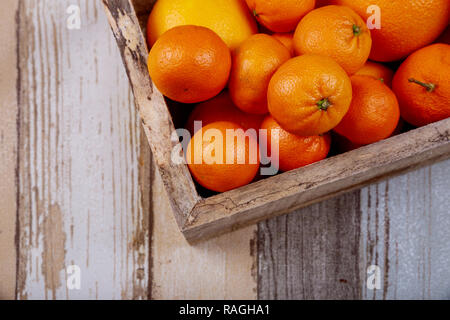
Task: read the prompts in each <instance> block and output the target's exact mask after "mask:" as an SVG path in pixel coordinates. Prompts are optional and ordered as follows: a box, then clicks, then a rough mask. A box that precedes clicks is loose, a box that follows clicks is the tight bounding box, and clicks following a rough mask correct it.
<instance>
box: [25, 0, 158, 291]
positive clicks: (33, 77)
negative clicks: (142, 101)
mask: <svg viewBox="0 0 450 320" xmlns="http://www.w3.org/2000/svg"><path fill="white" fill-rule="evenodd" d="M73 3H74V2H73V1H69V0H67V1H66V0H64V1H53V0H41V1H34V0H20V2H19V6H20V9H19V12H20V14H19V17H18V27H19V39H20V45H19V52H18V54H19V56H20V61H19V66H18V68H19V71H20V88H19V104H20V107H21V116H20V122H19V126H20V130H19V138H20V144H19V145H20V148H19V185H20V189H19V223H20V233H19V246H20V257H19V270H18V287H17V297H18V298H19V299H26V298H29V299H35V298H36V299H77V298H85V299H96V298H98V299H106V298H107V299H119V298H123V299H130V298H135V299H139V298H146V297H147V296H148V282H149V277H150V271H149V223H148V221H149V218H148V214H149V212H148V209H149V203H150V201H149V197H150V190H149V172H150V171H149V168H148V167H147V166H149V162H148V161H146V160H145V159H147V158H148V157H149V154H148V150H147V151H146V150H142V149H141V148H140V145H141V136H140V129H139V126H138V123H139V122H138V117H137V114H136V112H135V109H134V104H133V99H132V93H131V90H130V89H129V85H128V80H127V78H126V74H125V72H124V70H123V67H122V65H121V63H120V56H119V52H118V50H117V46H116V44H115V42H114V39H113V37H112V35H111V32H110V30H109V28H108V25H107V20H106V18H105V16H104V14H103V11H102V7H101V3H100V2H98V1H78V2H75V3H76V4H77V5H78V6H79V8H80V13H81V29H80V30H69V29H68V28H67V27H66V19H67V18H68V14H67V13H66V9H67V8H68V7H69V5H72V4H73ZM69 265H78V266H79V267H80V268H81V289H80V290H69V289H68V287H67V286H66V279H67V273H66V268H67V267H68V266H69Z"/></svg>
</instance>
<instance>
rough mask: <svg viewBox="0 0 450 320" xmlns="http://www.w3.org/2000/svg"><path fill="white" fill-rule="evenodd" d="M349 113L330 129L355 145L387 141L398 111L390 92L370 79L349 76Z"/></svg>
mask: <svg viewBox="0 0 450 320" xmlns="http://www.w3.org/2000/svg"><path fill="white" fill-rule="evenodd" d="M351 80H352V86H353V100H352V104H351V105H350V110H349V111H348V113H347V114H346V115H345V117H344V119H342V121H341V122H340V123H339V125H337V126H336V128H334V130H335V131H336V132H337V133H339V134H340V135H342V136H344V137H346V138H347V139H349V140H350V141H351V142H353V143H356V144H362V145H366V144H371V143H374V142H377V141H380V140H383V139H386V138H388V137H389V136H390V135H391V134H392V133H393V132H394V130H395V128H396V127H397V124H398V122H399V119H400V109H399V106H398V101H397V98H396V97H395V94H394V93H393V92H392V90H391V89H389V87H388V86H387V85H385V84H383V83H382V82H381V81H379V80H377V79H375V78H373V77H370V76H353V77H352V78H351Z"/></svg>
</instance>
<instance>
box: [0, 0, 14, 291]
mask: <svg viewBox="0 0 450 320" xmlns="http://www.w3.org/2000/svg"><path fill="white" fill-rule="evenodd" d="M17 5H18V2H17V0H6V1H3V2H2V10H0V30H1V33H0V43H1V44H2V45H1V46H0V57H2V58H1V60H0V75H1V76H0V114H1V120H0V300H1V299H14V298H15V288H16V246H15V241H14V238H15V231H16V211H17V208H16V190H17V186H16V163H17V114H18V108H17V90H16V83H17V69H16V62H17V55H16V47H17V41H16V22H15V17H16V11H17Z"/></svg>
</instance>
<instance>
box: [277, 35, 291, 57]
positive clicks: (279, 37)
mask: <svg viewBox="0 0 450 320" xmlns="http://www.w3.org/2000/svg"><path fill="white" fill-rule="evenodd" d="M272 37H274V38H275V39H277V40H278V41H280V42H281V43H282V44H284V46H285V47H286V48H288V50H289V53H290V54H291V57H294V56H295V48H294V34H293V33H274V34H273V35H272Z"/></svg>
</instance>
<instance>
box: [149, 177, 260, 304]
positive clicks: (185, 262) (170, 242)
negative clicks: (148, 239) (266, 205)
mask: <svg viewBox="0 0 450 320" xmlns="http://www.w3.org/2000/svg"><path fill="white" fill-rule="evenodd" d="M152 195H153V196H152V199H153V203H154V204H153V212H154V215H153V232H152V235H153V236H152V249H151V252H152V292H151V298H152V299H200V300H205V299H249V300H252V299H256V298H257V287H256V286H257V254H256V252H257V247H256V237H257V227H256V226H250V227H247V228H244V229H241V230H238V231H234V232H232V233H228V234H225V235H223V236H220V237H218V238H215V239H211V240H207V241H203V242H202V243H199V244H196V245H194V246H190V245H189V244H188V243H187V242H186V240H185V238H184V237H183V235H182V234H181V232H180V231H179V229H178V226H177V224H176V221H175V217H174V216H173V214H172V212H171V210H170V207H169V201H168V199H167V195H166V192H165V191H164V186H163V183H162V181H161V178H160V177H159V175H158V174H156V175H155V181H154V183H153V192H152Z"/></svg>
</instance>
